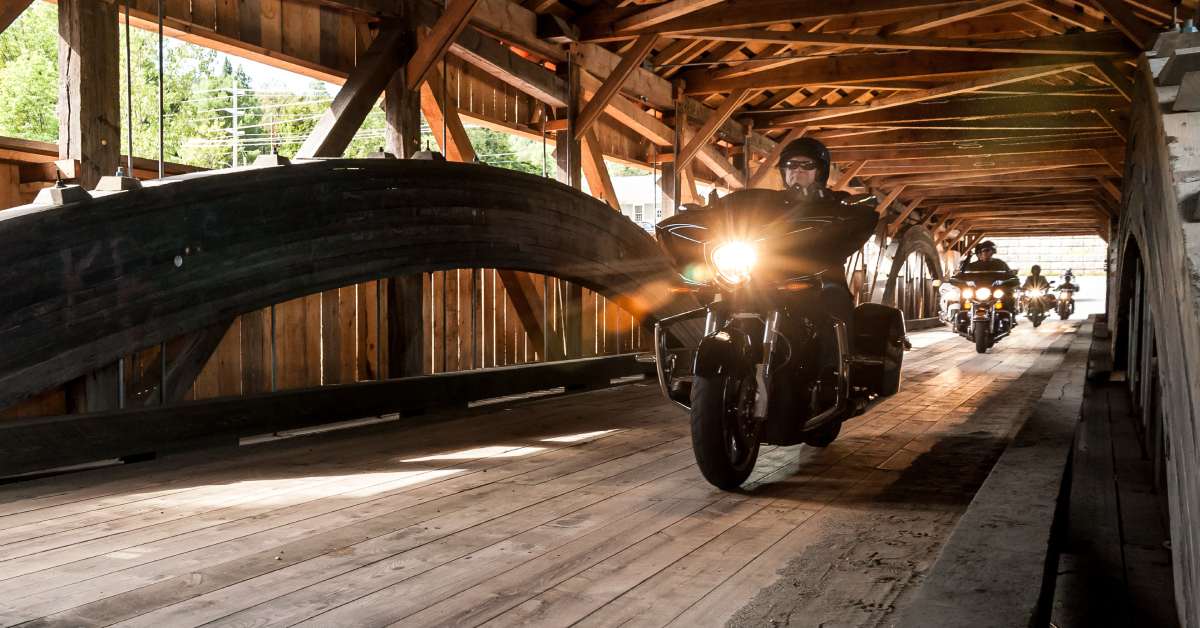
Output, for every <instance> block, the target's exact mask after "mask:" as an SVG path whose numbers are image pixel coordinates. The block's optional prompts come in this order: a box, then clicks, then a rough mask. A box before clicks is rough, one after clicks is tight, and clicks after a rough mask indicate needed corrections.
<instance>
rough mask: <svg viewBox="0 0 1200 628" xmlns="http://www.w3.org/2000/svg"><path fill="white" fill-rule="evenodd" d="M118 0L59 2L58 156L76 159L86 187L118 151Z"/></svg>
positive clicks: (106, 171) (108, 169) (110, 170)
mask: <svg viewBox="0 0 1200 628" xmlns="http://www.w3.org/2000/svg"><path fill="white" fill-rule="evenodd" d="M117 59H118V46H117V4H116V3H115V2H96V0H60V1H59V3H58V79H59V80H58V138H59V139H58V156H59V158H60V159H77V160H79V172H78V179H79V184H80V185H82V186H83V187H85V188H88V189H91V188H93V187H95V186H96V183H97V182H99V181H100V177H102V176H106V175H111V174H114V173H115V172H116V170H117V164H118V161H119V159H120V152H121V150H120V149H121V122H120V118H121V114H120V104H119V94H120V89H119V88H118V84H119V76H120V75H119V70H118V67H117V66H118V63H117Z"/></svg>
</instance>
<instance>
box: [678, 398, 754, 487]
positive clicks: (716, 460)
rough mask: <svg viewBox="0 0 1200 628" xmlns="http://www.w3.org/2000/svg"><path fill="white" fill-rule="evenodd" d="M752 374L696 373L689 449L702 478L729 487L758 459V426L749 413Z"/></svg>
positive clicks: (750, 408) (746, 475)
mask: <svg viewBox="0 0 1200 628" xmlns="http://www.w3.org/2000/svg"><path fill="white" fill-rule="evenodd" d="M754 390H755V383H754V377H753V376H749V377H743V378H740V379H738V378H734V377H730V376H728V375H716V376H712V377H696V379H695V381H694V382H693V383H692V451H693V452H695V454H696V465H697V466H699V467H700V473H702V474H703V475H704V479H706V480H708V482H709V484H712V485H713V486H715V487H717V488H719V489H722V490H726V491H731V490H734V489H736V488H737V487H739V486H741V485H742V482H745V481H746V478H748V477H750V472H751V471H752V470H753V469H754V463H755V462H756V461H757V460H758V445H759V442H758V439H759V434H758V429H757V427H756V425H755V421H754V419H753V418H752V417H751V416H750V414H751V412H752V410H753V406H754Z"/></svg>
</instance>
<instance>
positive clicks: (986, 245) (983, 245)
mask: <svg viewBox="0 0 1200 628" xmlns="http://www.w3.org/2000/svg"><path fill="white" fill-rule="evenodd" d="M988 249H991V251H992V252H993V253H995V252H996V243H995V242H992V241H991V240H984V241H983V242H980V243H979V244H976V245H975V254H976V255H979V254H980V253H982V252H984V251H986V250H988Z"/></svg>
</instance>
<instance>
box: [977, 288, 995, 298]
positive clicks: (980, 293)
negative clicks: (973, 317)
mask: <svg viewBox="0 0 1200 628" xmlns="http://www.w3.org/2000/svg"><path fill="white" fill-rule="evenodd" d="M990 298H992V289H991V288H986V287H985V288H976V289H975V299H976V300H977V301H987V300H988V299H990Z"/></svg>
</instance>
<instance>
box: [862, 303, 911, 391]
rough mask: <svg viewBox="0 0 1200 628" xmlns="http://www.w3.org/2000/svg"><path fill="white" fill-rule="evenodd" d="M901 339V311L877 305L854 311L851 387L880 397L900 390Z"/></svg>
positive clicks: (902, 345) (866, 304)
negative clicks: (862, 389) (863, 389)
mask: <svg viewBox="0 0 1200 628" xmlns="http://www.w3.org/2000/svg"><path fill="white" fill-rule="evenodd" d="M904 336H905V329H904V313H903V312H901V311H900V310H898V309H896V308H894V307H888V306H886V305H880V304H878V303H864V304H862V305H860V306H858V307H857V308H855V309H854V339H853V341H852V344H851V351H852V353H853V355H854V356H855V359H854V360H853V361H852V363H851V371H850V380H851V385H852V386H853V387H855V388H865V389H867V390H869V391H871V392H872V393H874V394H878V395H883V396H887V395H893V394H895V393H896V391H898V390H900V366H901V364H902V363H903V361H904Z"/></svg>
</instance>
